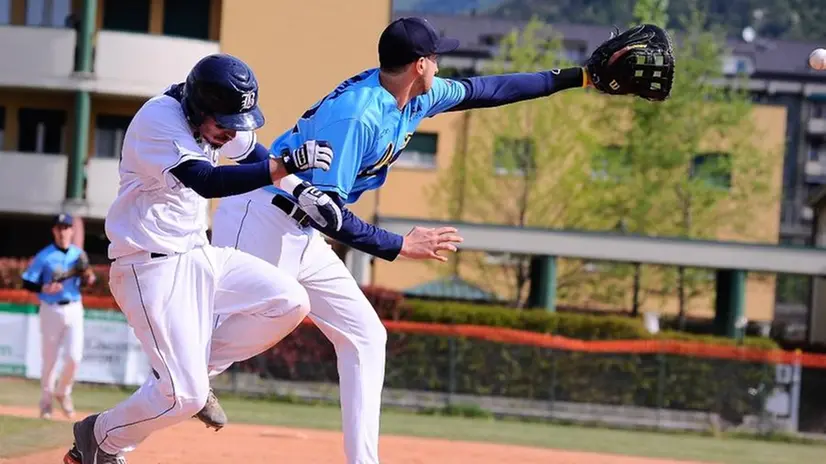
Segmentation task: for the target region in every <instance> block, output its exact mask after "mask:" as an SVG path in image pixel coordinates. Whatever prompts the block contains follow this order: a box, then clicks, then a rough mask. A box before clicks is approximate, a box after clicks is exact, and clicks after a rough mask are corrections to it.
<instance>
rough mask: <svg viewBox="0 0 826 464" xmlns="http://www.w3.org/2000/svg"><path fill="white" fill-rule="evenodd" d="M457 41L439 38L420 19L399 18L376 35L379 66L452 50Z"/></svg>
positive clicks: (390, 66) (455, 46)
mask: <svg viewBox="0 0 826 464" xmlns="http://www.w3.org/2000/svg"><path fill="white" fill-rule="evenodd" d="M457 48H459V41H458V40H457V39H451V38H448V37H440V36H439V33H438V32H437V31H436V29H434V28H433V26H431V25H430V23H429V22H428V21H427V20H426V19H423V18H415V17H411V18H399V19H397V20H395V21H393V22H392V23H390V25H389V26H387V27H386V28H385V29H384V32H382V33H381V37H380V38H379V64H381V67H382V68H396V67H399V66H404V65H406V64H408V63H412V62H414V61H416V60H418V59H419V58H423V57H427V56H431V55H439V54H441V53H447V52H452V51H453V50H456V49H457Z"/></svg>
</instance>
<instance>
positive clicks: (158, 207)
mask: <svg viewBox="0 0 826 464" xmlns="http://www.w3.org/2000/svg"><path fill="white" fill-rule="evenodd" d="M255 142H256V137H255V133H254V132H238V133H237V134H236V137H235V138H234V139H233V140H232V141H231V142H229V143H227V144H226V145H224V146H223V147H222V148H221V150H220V154H222V155H223V156H225V157H227V158H229V159H231V160H236V161H237V160H240V159H243V158H244V157H246V156H247V155H248V154H249V153H250V152H251V151H252V149H253V148H254V147H255ZM121 155H122V158H121V161H120V168H119V173H120V187H119V189H118V196H117V198H116V199H115V201H114V202H113V203H112V205H111V206H110V208H109V212H108V213H107V215H106V224H105V227H106V236H107V237H108V238H109V241H110V242H111V243H110V245H109V258H110V259H116V258H119V257H121V256H126V255H129V254H133V253H136V252H141V251H144V252H153V253H163V254H175V253H185V252H187V251H190V250H192V249H193V248H196V247H199V246H203V245H206V244H207V243H208V240H207V237H206V229H207V214H208V207H209V203H208V201H207V200H206V199H205V198H203V197H201V196H200V195H198V194H197V193H195V191H194V190H192V189H190V188H187V187H185V186H184V185H182V184H181V183H180V181H178V179H176V178H175V176H174V175H173V174H172V173H170V170H172V169H173V168H174V167H176V166H178V165H180V164H181V163H183V162H185V161H189V160H202V161H207V162H209V163H211V164H212V165H213V166H215V165H216V164H217V163H218V156H219V151H218V150H215V149H213V148H212V147H211V146H210V145H209V144H208V143H206V142H201V141H199V140H196V139H195V136H194V134H193V130H192V128H191V126H190V125H189V123H188V121H187V120H186V116H185V115H184V112H183V109H182V108H181V104H180V103H179V102H178V101H177V100H176V99H174V98H172V97H170V96H167V95H159V96H156V97H153V98H152V99H150V100H149V101H147V102H146V103H144V105H143V106H142V107H141V109H140V110H138V112H137V113H136V114H135V117H134V118H133V119H132V122H131V123H130V124H129V127H128V128H127V129H126V134H125V135H124V139H123V149H122V152H121Z"/></svg>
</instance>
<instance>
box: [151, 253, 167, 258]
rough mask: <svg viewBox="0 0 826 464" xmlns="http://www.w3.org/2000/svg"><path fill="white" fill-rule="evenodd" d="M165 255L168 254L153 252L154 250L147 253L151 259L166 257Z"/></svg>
mask: <svg viewBox="0 0 826 464" xmlns="http://www.w3.org/2000/svg"><path fill="white" fill-rule="evenodd" d="M167 256H169V255H165V254H163V253H154V252H153V253H149V257H150V258H152V259H155V258H166V257H167Z"/></svg>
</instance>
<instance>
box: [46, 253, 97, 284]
mask: <svg viewBox="0 0 826 464" xmlns="http://www.w3.org/2000/svg"><path fill="white" fill-rule="evenodd" d="M87 269H89V257H88V256H87V255H86V253H81V254H80V257H79V258H78V259H77V262H75V264H74V266H72V268H71V269H68V270H65V271H61V272H55V273H53V274H52V282H63V281H64V280H66V279H71V278H72V277H79V276H82V275H83V273H84V272H86V270H87Z"/></svg>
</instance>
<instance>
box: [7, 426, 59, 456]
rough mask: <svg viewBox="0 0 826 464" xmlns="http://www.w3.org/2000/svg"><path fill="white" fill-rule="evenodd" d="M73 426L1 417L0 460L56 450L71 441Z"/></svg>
mask: <svg viewBox="0 0 826 464" xmlns="http://www.w3.org/2000/svg"><path fill="white" fill-rule="evenodd" d="M70 437H71V424H70V423H68V422H53V421H45V420H40V419H27V418H21V417H10V416H0V458H9V457H12V456H19V455H22V454H28V453H31V452H34V451H38V450H40V449H48V448H56V447H58V446H61V445H65V444H66V442H67V441H69V442H70V441H71V438H70Z"/></svg>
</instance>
